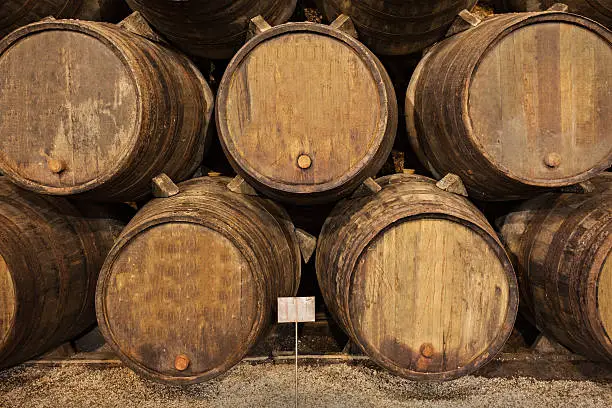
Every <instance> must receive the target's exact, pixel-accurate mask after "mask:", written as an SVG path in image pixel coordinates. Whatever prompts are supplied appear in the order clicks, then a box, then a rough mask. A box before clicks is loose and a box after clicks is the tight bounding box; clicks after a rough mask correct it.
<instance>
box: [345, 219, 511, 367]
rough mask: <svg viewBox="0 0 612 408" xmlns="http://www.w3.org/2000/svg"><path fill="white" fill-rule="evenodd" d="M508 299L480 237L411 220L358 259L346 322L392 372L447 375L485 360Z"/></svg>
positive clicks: (499, 270)
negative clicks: (399, 369)
mask: <svg viewBox="0 0 612 408" xmlns="http://www.w3.org/2000/svg"><path fill="white" fill-rule="evenodd" d="M508 296H509V288H508V280H507V277H506V271H505V270H504V266H503V265H502V264H501V263H500V261H499V258H498V257H497V254H495V253H494V252H493V251H492V250H491V248H490V245H489V243H487V242H486V241H484V240H483V239H482V238H481V237H480V236H479V235H478V234H476V233H474V231H472V230H470V229H468V228H466V227H464V226H462V225H460V224H457V223H456V222H453V221H448V220H443V219H439V220H436V219H422V220H414V221H409V220H408V221H405V222H402V223H400V224H399V225H394V226H392V227H390V228H389V229H387V230H385V231H383V232H382V233H381V234H380V235H379V236H378V237H376V239H375V240H373V241H372V242H371V243H370V244H369V245H368V247H367V248H366V249H365V250H364V252H363V253H362V255H361V257H360V260H359V263H358V265H357V267H356V269H355V273H354V276H353V282H352V287H351V298H350V302H351V305H350V307H351V318H352V319H353V320H354V321H355V322H356V324H355V330H356V334H357V336H358V337H359V338H361V339H364V344H363V346H364V347H365V348H366V350H371V351H372V352H374V353H377V354H381V355H384V356H385V358H386V359H388V360H389V362H388V363H389V364H394V365H397V366H399V367H406V366H408V367H410V369H412V370H414V371H417V372H444V371H451V370H456V369H458V368H461V367H463V366H466V365H467V364H469V363H471V362H472V361H473V360H474V359H475V358H477V357H478V356H480V355H482V354H483V353H484V352H486V350H487V349H488V348H489V347H490V346H491V344H492V343H493V342H494V341H495V339H496V338H497V336H498V333H499V331H500V330H502V326H503V324H504V321H505V318H506V315H507V312H508V311H507V309H508ZM423 347H430V348H431V350H430V353H431V355H429V356H427V357H425V356H423V355H422V348H423Z"/></svg>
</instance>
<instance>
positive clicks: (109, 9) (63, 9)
mask: <svg viewBox="0 0 612 408" xmlns="http://www.w3.org/2000/svg"><path fill="white" fill-rule="evenodd" d="M3 7H4V9H6V11H7V12H6V14H5V13H2V14H0V37H3V36H4V35H6V34H8V33H10V32H11V31H13V30H15V29H17V28H19V27H21V26H24V25H26V24H30V23H33V22H35V21H38V20H41V19H43V18H45V17H48V16H54V17H57V18H78V19H84V20H96V21H98V20H100V21H109V22H112V23H115V22H118V21H119V20H120V19H121V18H122V17H125V16H127V14H128V12H129V9H128V8H127V5H126V4H125V3H124V2H123V0H46V1H44V2H43V1H40V0H8V1H7V4H6V5H4V6H3ZM9 7H11V8H10V9H9ZM11 10H13V12H11Z"/></svg>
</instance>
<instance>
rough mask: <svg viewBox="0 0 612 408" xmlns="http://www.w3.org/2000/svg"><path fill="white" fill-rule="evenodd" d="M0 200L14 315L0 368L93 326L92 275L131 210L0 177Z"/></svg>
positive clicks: (1, 348)
mask: <svg viewBox="0 0 612 408" xmlns="http://www.w3.org/2000/svg"><path fill="white" fill-rule="evenodd" d="M0 194H1V195H2V197H1V198H2V201H3V203H2V210H1V211H2V213H3V214H1V215H0V218H2V220H3V230H2V232H1V236H2V240H1V242H0V244H1V246H2V247H3V249H4V250H3V251H2V252H3V258H4V259H5V260H6V261H7V263H8V264H9V266H10V267H11V270H12V267H14V266H16V268H15V270H12V273H11V275H12V278H13V286H14V289H15V299H16V308H17V310H16V315H15V318H14V319H13V322H12V328H11V330H10V331H9V334H8V336H7V337H6V338H5V339H4V341H3V343H2V344H0V367H2V368H7V367H9V366H12V365H16V364H19V363H21V362H23V361H26V360H27V359H29V358H31V357H34V356H36V355H38V354H41V353H43V352H46V351H49V350H50V349H52V348H53V347H55V346H58V345H60V344H61V343H63V342H65V341H68V340H70V339H72V338H74V337H75V336H77V335H78V334H80V333H81V332H83V331H84V330H86V329H87V328H89V327H91V326H92V325H94V324H95V311H94V296H93V295H94V293H95V287H96V282H97V276H98V272H99V270H100V267H101V266H102V263H103V262H104V258H105V256H106V253H107V252H108V251H109V250H110V248H111V246H112V245H113V240H114V238H115V237H116V236H118V235H119V233H120V231H121V229H122V228H123V226H124V225H125V223H124V222H123V221H124V220H126V219H127V216H128V214H129V211H127V212H126V210H125V208H117V209H110V208H104V207H100V206H98V205H93V204H89V205H88V207H87V208H85V207H79V206H78V205H75V204H73V203H70V202H69V201H67V200H66V199H63V198H56V197H45V196H39V195H36V194H33V193H31V192H29V191H26V190H22V189H20V188H18V187H17V186H14V185H13V184H11V183H9V181H8V180H7V179H6V177H2V178H0ZM7 231H8V232H7ZM24 248H30V249H31V250H28V251H25V252H24V251H23V249H24ZM20 253H21V254H20ZM45 288H46V289H45ZM54 288H57V293H56V292H55V289H54ZM43 292H44V295H43ZM54 294H55V296H54ZM39 295H43V296H39ZM24 305H26V306H27V307H24Z"/></svg>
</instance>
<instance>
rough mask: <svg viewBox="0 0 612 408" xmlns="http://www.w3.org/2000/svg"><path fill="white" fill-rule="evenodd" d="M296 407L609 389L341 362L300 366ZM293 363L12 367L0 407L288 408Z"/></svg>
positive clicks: (562, 400) (485, 400)
mask: <svg viewBox="0 0 612 408" xmlns="http://www.w3.org/2000/svg"><path fill="white" fill-rule="evenodd" d="M300 378H301V395H300V406H301V407H521V408H522V407H538V408H544V407H571V408H578V407H588V408H596V407H602V408H604V407H605V408H610V407H612V384H601V383H595V382H589V381H580V382H574V381H536V380H533V379H529V378H517V379H487V378H482V377H465V378H462V379H459V380H456V381H453V382H447V383H441V384H440V383H435V384H426V383H415V382H411V381H406V380H402V379H399V378H396V377H393V376H391V375H389V374H387V373H385V372H382V371H377V370H373V369H370V368H365V367H361V366H348V365H344V364H335V365H325V366H320V367H311V366H307V367H302V368H301V369H300ZM293 381H294V376H293V367H292V366H291V365H274V364H259V365H254V366H251V365H248V364H242V365H239V366H238V367H236V368H234V369H233V370H232V371H231V372H230V373H228V374H226V375H224V376H222V377H221V378H219V379H217V380H214V381H212V382H210V383H207V384H200V385H196V386H191V387H187V388H178V387H168V386H163V385H158V384H155V383H151V382H149V381H146V380H143V379H140V378H139V377H138V376H136V375H135V374H133V373H132V372H131V371H130V370H128V369H127V368H104V369H96V368H88V367H85V366H65V367H61V368H58V367H56V368H51V367H48V368H47V367H44V368H41V367H17V368H14V369H12V370H9V371H6V372H4V373H0V407H2V408H9V407H27V408H38V407H62V408H71V407H78V408H83V407H87V408H94V407H104V408H106V407H138V408H149V407H151V408H153V407H164V408H173V407H180V408H184V407H187V406H188V407H290V406H292V404H294V394H293Z"/></svg>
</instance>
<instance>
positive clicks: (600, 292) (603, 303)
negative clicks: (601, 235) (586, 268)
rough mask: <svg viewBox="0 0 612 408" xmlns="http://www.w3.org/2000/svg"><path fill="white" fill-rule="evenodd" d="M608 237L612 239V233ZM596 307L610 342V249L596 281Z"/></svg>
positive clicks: (611, 330)
mask: <svg viewBox="0 0 612 408" xmlns="http://www.w3.org/2000/svg"><path fill="white" fill-rule="evenodd" d="M609 238H610V241H612V235H611V236H610V237H609ZM609 247H610V246H608V248H609ZM597 309H598V312H599V320H600V321H601V324H602V326H603V328H604V330H605V333H606V335H607V336H608V340H609V341H608V344H610V343H611V342H612V252H610V251H609V252H608V254H607V255H606V258H605V260H604V263H603V266H602V268H601V272H600V273H599V279H598V281H597Z"/></svg>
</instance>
